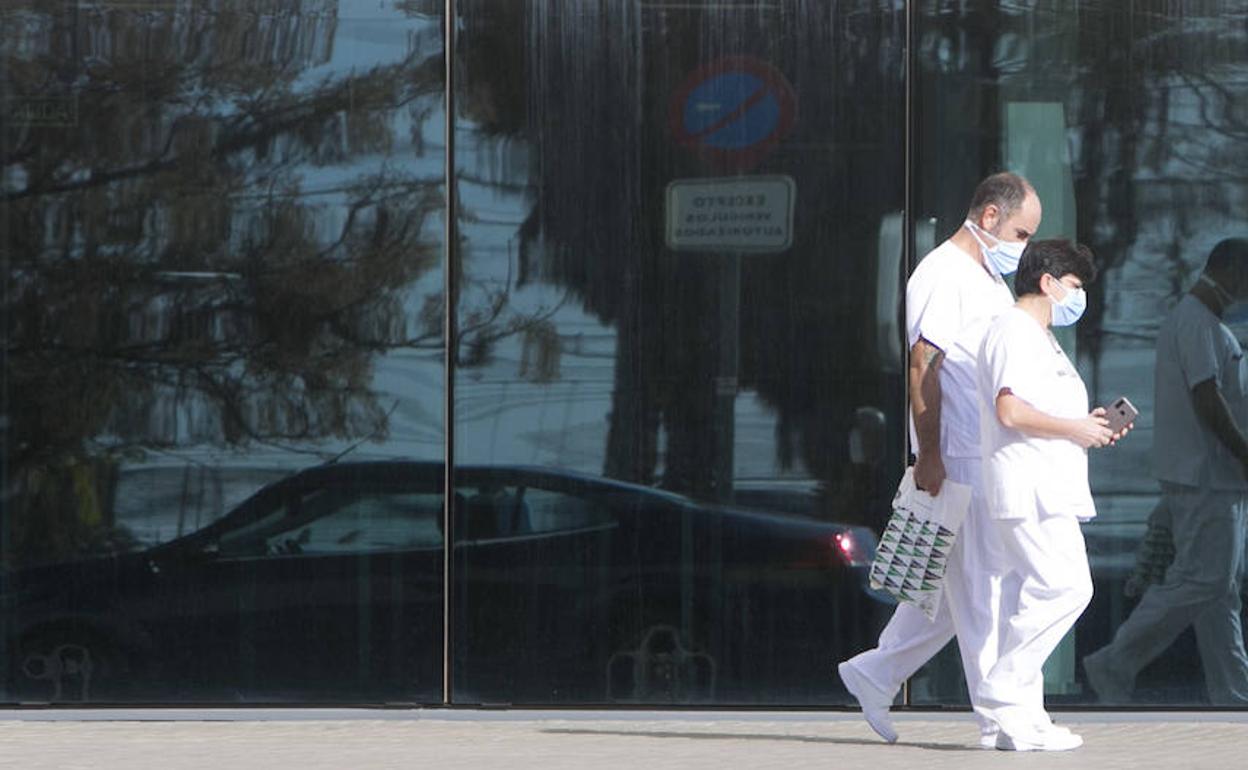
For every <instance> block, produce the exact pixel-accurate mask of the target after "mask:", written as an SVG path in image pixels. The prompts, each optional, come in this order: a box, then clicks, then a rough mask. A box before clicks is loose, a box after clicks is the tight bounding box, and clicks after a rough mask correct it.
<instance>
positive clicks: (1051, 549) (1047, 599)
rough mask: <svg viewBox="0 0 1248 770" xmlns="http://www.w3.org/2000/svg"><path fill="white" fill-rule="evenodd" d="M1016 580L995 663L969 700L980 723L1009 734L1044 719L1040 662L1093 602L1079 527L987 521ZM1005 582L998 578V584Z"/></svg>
mask: <svg viewBox="0 0 1248 770" xmlns="http://www.w3.org/2000/svg"><path fill="white" fill-rule="evenodd" d="M994 524H995V525H996V529H997V532H998V534H999V536H1000V539H1001V544H1002V547H1003V549H1004V551H1005V558H1006V559H1007V563H1008V565H1009V566H1008V571H1007V573H1006V575H1007V576H1014V577H1016V578H1017V581H1016V582H1015V581H1011V582H1012V584H1013V585H1016V586H1017V588H1016V589H1009V590H1016V591H1017V594H1016V596H1013V597H1010V596H1003V597H1002V598H1003V601H1004V604H1005V605H1006V606H1008V605H1009V604H1010V603H1011V602H1013V603H1014V604H1015V607H1014V608H1013V611H1012V612H1010V613H1009V614H1008V615H1007V616H1006V617H1005V618H1004V625H1003V630H1002V632H1001V637H1000V648H999V651H998V655H997V659H996V661H995V662H994V663H993V665H992V667H991V668H990V669H989V670H988V672H987V673H986V674H985V676H984V678H983V681H982V682H980V684H979V689H978V697H977V698H976V699H975V700H974V701H973V703H974V705H975V711H976V713H977V714H979V715H980V716H981V718H984V719H989V720H992V721H993V722H996V723H997V724H998V725H1000V727H1001V729H1002V730H1004V731H1005V732H1007V733H1010V734H1012V735H1020V734H1024V733H1027V732H1029V731H1031V730H1032V729H1033V728H1034V727H1035V725H1036V723H1037V721H1047V717H1041V716H1039V715H1041V714H1043V713H1044V673H1043V667H1044V662H1045V661H1046V660H1048V657H1049V655H1050V654H1052V652H1053V650H1054V649H1056V648H1057V645H1058V643H1059V642H1061V641H1062V637H1064V636H1066V633H1067V632H1068V631H1069V630H1070V629H1071V627H1073V626H1074V624H1075V621H1076V620H1078V619H1079V615H1080V614H1082V613H1083V610H1084V609H1085V608H1086V607H1087V606H1088V602H1089V601H1091V600H1092V573H1091V570H1090V569H1089V568H1088V552H1087V547H1086V546H1085V545H1084V541H1083V532H1082V531H1080V529H1079V521H1078V520H1077V519H1075V518H1074V517H1073V516H1051V515H1041V516H1040V517H1038V518H1029V519H1002V520H998V521H996V522H994ZM1003 579H1005V578H1003Z"/></svg>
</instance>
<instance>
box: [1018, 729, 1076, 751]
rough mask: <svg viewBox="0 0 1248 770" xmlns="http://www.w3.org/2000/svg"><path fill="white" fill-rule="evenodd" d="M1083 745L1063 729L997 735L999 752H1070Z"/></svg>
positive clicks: (1073, 735) (1074, 735) (1072, 734)
mask: <svg viewBox="0 0 1248 770" xmlns="http://www.w3.org/2000/svg"><path fill="white" fill-rule="evenodd" d="M1082 745H1083V738H1081V737H1079V736H1078V735H1076V734H1074V733H1072V732H1071V731H1070V730H1067V729H1066V728H1064V727H1055V729H1052V730H1033V731H1031V732H1028V733H1020V734H1019V735H1010V734H1009V733H1007V732H1005V731H1004V730H1002V731H1001V732H999V733H997V749H998V750H999V751H1070V750H1071V749H1077V748H1079V747H1080V746H1082Z"/></svg>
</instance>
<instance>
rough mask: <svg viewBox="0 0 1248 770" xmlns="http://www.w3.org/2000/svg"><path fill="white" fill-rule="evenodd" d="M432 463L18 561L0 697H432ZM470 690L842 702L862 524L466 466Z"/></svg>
mask: <svg viewBox="0 0 1248 770" xmlns="http://www.w3.org/2000/svg"><path fill="white" fill-rule="evenodd" d="M443 473H444V471H443V467H442V466H441V465H440V464H437V463H417V462H367V463H342V464H334V465H325V466H320V467H316V468H312V469H309V470H305V471H302V472H299V473H297V474H294V475H292V476H290V477H288V478H285V479H283V480H281V481H279V482H277V483H275V484H272V485H270V486H267V487H265V488H263V489H261V490H260V491H259V492H257V493H256V494H254V495H253V496H252V497H250V498H249V499H248V500H246V501H245V502H244V503H242V504H241V505H239V506H238V507H237V508H236V509H234V510H233V511H232V512H230V513H229V514H227V515H226V516H224V517H222V518H221V519H220V520H218V521H216V522H215V523H214V524H212V525H211V526H209V527H207V528H205V529H203V530H201V531H199V532H195V533H193V534H191V535H188V536H186V537H182V538H180V539H177V540H174V541H172V542H169V543H166V544H163V545H160V546H157V547H154V548H151V549H150V550H146V551H143V552H139V553H133V554H124V555H117V556H110V557H107V558H99V559H95V560H90V561H84V562H76V563H69V564H59V565H53V566H48V567H41V568H36V569H29V570H26V571H23V572H18V573H13V574H10V575H9V576H8V577H7V579H6V580H5V591H6V594H7V595H6V596H5V602H6V606H7V607H8V608H10V613H9V616H10V618H15V619H16V622H15V623H10V625H9V627H8V630H9V631H10V632H11V633H9V634H7V636H6V639H5V647H6V654H5V656H4V659H5V660H6V662H7V665H6V667H5V672H4V675H5V677H6V680H7V681H6V682H5V685H4V692H5V693H6V697H5V698H4V700H8V701H35V702H47V701H53V702H60V701H91V702H166V703H167V702H178V701H183V702H256V701H261V702H301V703H307V702H310V701H311V702H316V701H323V702H330V701H333V702H374V703H386V702H399V703H440V702H442V699H443V693H442V686H443V673H444V672H443V653H442V651H443V648H444V636H443V617H444V600H445V598H444V592H443V572H444V570H443V561H444V558H443V553H444V546H443V542H444V534H445V533H444V531H443V527H442V526H441V524H442V520H443V519H442V508H443V495H442V486H443ZM453 509H454V511H455V514H454V515H455V526H454V538H455V539H454V548H453V549H452V552H453V554H454V563H453V565H452V567H453V570H452V574H453V576H454V579H453V583H452V585H451V587H450V588H451V590H450V592H449V601H450V602H451V604H450V606H451V609H452V613H451V618H452V627H451V628H450V629H449V631H450V639H451V645H452V647H451V649H452V650H453V651H454V653H453V655H452V656H451V674H452V681H453V698H454V700H455V701H456V702H460V703H543V704H552V703H593V702H601V703H612V702H615V703H618V702H631V703H671V702H692V703H697V702H704V703H709V702H716V703H741V704H749V703H789V704H794V703H806V702H810V703H819V702H822V703H836V702H844V696H843V693H840V692H838V689H837V688H838V687H839V683H838V682H837V681H836V679H835V677H832V676H830V675H828V674H827V670H828V666H829V664H830V662H831V661H833V660H835V659H837V658H838V657H842V656H845V655H848V654H850V653H852V652H854V651H856V650H858V649H861V648H862V647H864V646H866V645H867V644H868V643H869V642H870V641H872V640H873V638H874V633H875V631H876V630H877V629H878V622H879V616H880V611H881V609H882V608H883V609H886V607H884V605H882V604H881V602H880V601H879V599H878V598H877V597H876V596H875V595H874V594H872V593H871V592H870V590H869V589H868V588H867V586H866V581H865V567H866V566H867V563H868V561H869V559H870V556H871V554H872V552H873V551H874V547H875V538H874V535H873V534H872V533H871V532H870V531H869V530H866V529H862V528H857V527H849V526H842V525H838V524H833V523H828V522H822V521H817V520H814V519H810V518H805V517H800V516H788V515H783V514H775V513H762V512H758V511H750V510H742V509H735V508H731V507H716V506H707V505H702V504H696V503H694V502H692V501H690V500H689V499H687V498H684V497H681V496H678V495H674V494H668V493H665V492H662V491H658V490H655V489H651V488H647V487H641V486H635V485H630V484H624V483H618V482H614V481H610V480H606V479H601V478H595V477H589V476H578V475H574V474H568V473H564V472H554V471H549V470H543V469H536V468H519V467H465V468H460V469H458V471H457V476H456V479H455V490H454V501H453Z"/></svg>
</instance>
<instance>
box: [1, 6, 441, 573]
mask: <svg viewBox="0 0 1248 770" xmlns="http://www.w3.org/2000/svg"><path fill="white" fill-rule="evenodd" d="M201 5H203V6H205V7H202V8H201V7H200V6H201ZM207 6H211V8H208V7H207ZM195 7H196V9H198V10H199V11H203V12H202V13H201V12H187V13H183V12H180V11H179V12H176V13H175V12H173V11H172V10H170V11H168V12H161V11H158V10H157V11H145V12H141V13H140V12H134V10H133V9H132V10H131V11H127V10H124V9H123V10H114V11H104V10H100V11H90V12H88V11H86V10H83V11H75V10H73V9H72V6H66V5H64V4H49V5H48V6H46V7H45V6H42V5H40V6H38V9H37V10H36V7H35V6H33V5H32V6H31V8H30V9H28V10H25V11H22V12H21V13H20V15H19V14H18V13H17V12H13V13H12V16H11V18H12V19H13V20H14V22H15V24H14V27H15V28H16V29H15V31H13V32H11V33H8V34H6V35H5V36H4V38H3V54H4V61H3V65H0V69H3V71H4V72H5V82H4V86H3V88H4V96H5V101H6V102H7V103H21V102H22V100H24V99H31V98H34V97H36V96H38V97H40V98H46V97H47V96H48V95H49V94H52V95H53V96H56V97H59V98H63V99H65V100H70V101H73V102H74V103H75V111H76V114H77V116H78V119H77V121H76V122H75V123H73V124H71V125H36V124H31V123H27V124H17V123H10V124H8V125H6V128H5V129H4V140H3V141H4V144H3V146H0V154H2V157H0V162H2V164H3V174H4V176H3V179H4V187H3V199H4V200H3V206H4V215H5V235H6V244H5V249H6V254H7V260H8V263H7V265H6V271H5V272H6V275H7V276H8V285H7V287H6V291H5V316H4V338H5V347H4V355H5V370H6V374H7V379H8V382H7V388H8V390H7V393H6V399H7V404H6V408H5V413H6V415H7V416H8V420H9V423H8V426H7V433H6V445H5V447H4V451H5V452H6V455H7V458H8V463H9V469H10V477H11V478H10V488H11V489H12V490H13V493H12V494H13V495H14V496H13V497H12V498H10V499H13V500H16V505H15V506H14V507H13V508H12V509H11V510H12V513H13V516H12V518H11V519H10V521H9V526H10V532H11V535H12V536H11V537H9V538H6V543H5V545H6V547H7V549H8V550H9V553H7V554H5V556H6V557H8V556H9V555H10V554H13V553H18V554H21V555H22V556H23V558H27V559H39V558H46V557H50V556H53V555H55V554H56V553H57V552H58V551H61V552H63V551H64V550H65V549H64V546H63V543H60V542H59V541H58V538H57V537H55V536H53V534H52V533H51V532H50V531H49V530H50V528H51V527H52V524H51V523H52V522H56V523H57V524H56V526H64V525H65V522H67V521H78V522H89V521H91V519H92V517H93V516H95V517H96V518H98V514H93V513H90V512H89V511H87V512H85V513H84V512H83V511H80V510H79V509H96V508H98V505H99V504H98V503H92V502H91V501H93V500H99V499H102V496H103V493H104V491H105V488H106V487H107V484H108V483H109V482H108V481H107V477H108V474H109V467H110V464H109V461H108V459H107V458H108V456H110V453H115V452H116V451H119V450H126V449H130V448H144V447H154V446H156V447H158V446H169V445H174V444H186V443H217V444H228V445H239V444H247V443H250V442H269V443H272V442H279V443H288V442H289V443H296V442H303V441H309V440H316V439H322V438H327V437H358V436H368V435H373V436H378V435H381V434H383V433H384V432H385V430H386V419H385V417H386V409H387V408H388V406H389V405H387V404H379V403H378V402H377V398H376V395H375V394H374V393H373V392H372V391H371V389H370V379H371V366H372V363H371V362H372V359H373V357H374V356H375V355H376V354H377V353H378V352H380V351H383V350H386V349H389V348H392V347H395V346H399V345H413V346H423V347H429V348H432V349H436V348H437V347H438V346H439V345H440V333H439V327H440V318H437V317H436V316H437V315H438V314H437V313H436V312H431V311H429V310H428V308H427V309H426V311H425V312H422V313H419V314H417V316H416V317H415V318H414V319H409V317H408V316H409V313H407V312H406V311H405V303H404V299H405V298H404V292H403V289H404V287H407V286H410V285H411V283H412V282H413V281H414V280H416V279H417V278H418V277H419V276H420V275H422V274H423V273H424V272H425V271H427V270H428V269H430V268H431V267H434V266H436V262H435V260H436V256H437V246H436V243H435V244H430V243H428V242H427V234H426V233H424V232H423V230H424V227H425V221H426V219H427V218H428V217H429V215H430V214H432V213H436V211H438V209H439V207H440V205H441V193H440V189H439V188H440V185H441V177H440V175H438V176H436V177H434V178H422V177H419V176H416V175H414V174H413V173H412V172H411V171H410V170H408V169H406V168H404V163H403V162H401V161H398V160H391V161H386V160H385V158H387V157H390V156H391V154H392V149H393V147H394V145H395V143H396V141H397V140H398V139H399V137H398V136H396V127H397V126H410V132H411V136H410V137H409V141H411V142H412V143H413V144H414V145H415V146H416V147H417V149H418V150H419V148H420V132H421V130H422V126H421V123H422V121H423V120H424V119H425V118H426V117H427V116H428V114H429V112H430V110H433V109H436V107H437V104H438V97H439V96H440V94H441V89H442V60H441V56H440V48H441V45H440V39H439V35H438V30H437V27H436V25H431V30H430V33H429V34H427V35H425V36H424V37H421V36H420V35H419V34H418V33H417V34H414V35H413V36H412V37H411V38H410V39H409V48H408V54H407V58H406V59H405V60H403V61H398V62H394V63H392V64H387V65H385V66H378V67H374V68H373V69H370V70H368V71H366V72H352V73H350V74H348V75H345V76H342V75H329V76H325V77H322V78H319V79H318V78H317V77H316V75H315V73H313V72H310V70H311V68H313V67H315V66H318V65H322V64H324V63H326V62H328V61H329V58H330V54H331V52H332V46H333V38H334V32H335V29H336V26H337V19H336V16H335V9H336V3H332V2H325V1H324V0H307V1H305V2H302V3H299V2H289V1H288V0H258V1H257V2H251V3H246V4H241V5H239V6H232V5H231V4H230V3H206V4H196V6H195ZM244 7H245V10H236V8H244ZM6 13H8V12H6ZM7 22H8V19H6V25H7ZM17 22H20V24H18V23H17ZM404 130H407V129H404ZM429 304H430V305H432V306H438V305H440V302H439V300H437V299H436V298H435V299H431V300H430V301H429ZM84 468H92V469H94V470H93V471H91V472H89V473H86V475H85V476H84V475H83V474H84V471H83V470H82V469H84ZM92 478H93V479H94V481H91V480H90V479H92ZM56 489H60V490H62V491H61V492H59V493H56V492H53V491H50V490H56ZM88 489H89V490H90V494H86V493H85V492H84V490H88ZM65 511H69V513H68V514H66V513H64V512H65ZM63 539H64V538H60V540H63Z"/></svg>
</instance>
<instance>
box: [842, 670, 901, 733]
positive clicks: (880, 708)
mask: <svg viewBox="0 0 1248 770" xmlns="http://www.w3.org/2000/svg"><path fill="white" fill-rule="evenodd" d="M836 671H837V673H838V674H840V675H841V681H842V682H844V683H845V689H847V690H849V694H850V695H852V696H854V697H855V698H857V699H858V705H859V706H861V707H862V716H863V718H864V719H866V720H867V724H869V725H871V729H872V730H875V732H876V734H877V735H879V736H880V737H881V738H883V739H884V740H885V742H887V743H896V742H897V730H895V729H894V728H893V720H892V717H890V716H889V715H888V707H889V706H891V705H893V704H892V699H891V698H889V697H888V696H887V695H886V694H885V693H883V692H880V689H879V688H878V687H876V686H875V685H874V684H872V683H871V680H870V679H867V678H866V677H865V676H863V675H862V673H861V672H860V671H858V669H856V668H854V666H853V664H852V663H850V662H849V661H848V660H847V661H845V662H844V663H841V664H840V665H838V666H837V667H836Z"/></svg>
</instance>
